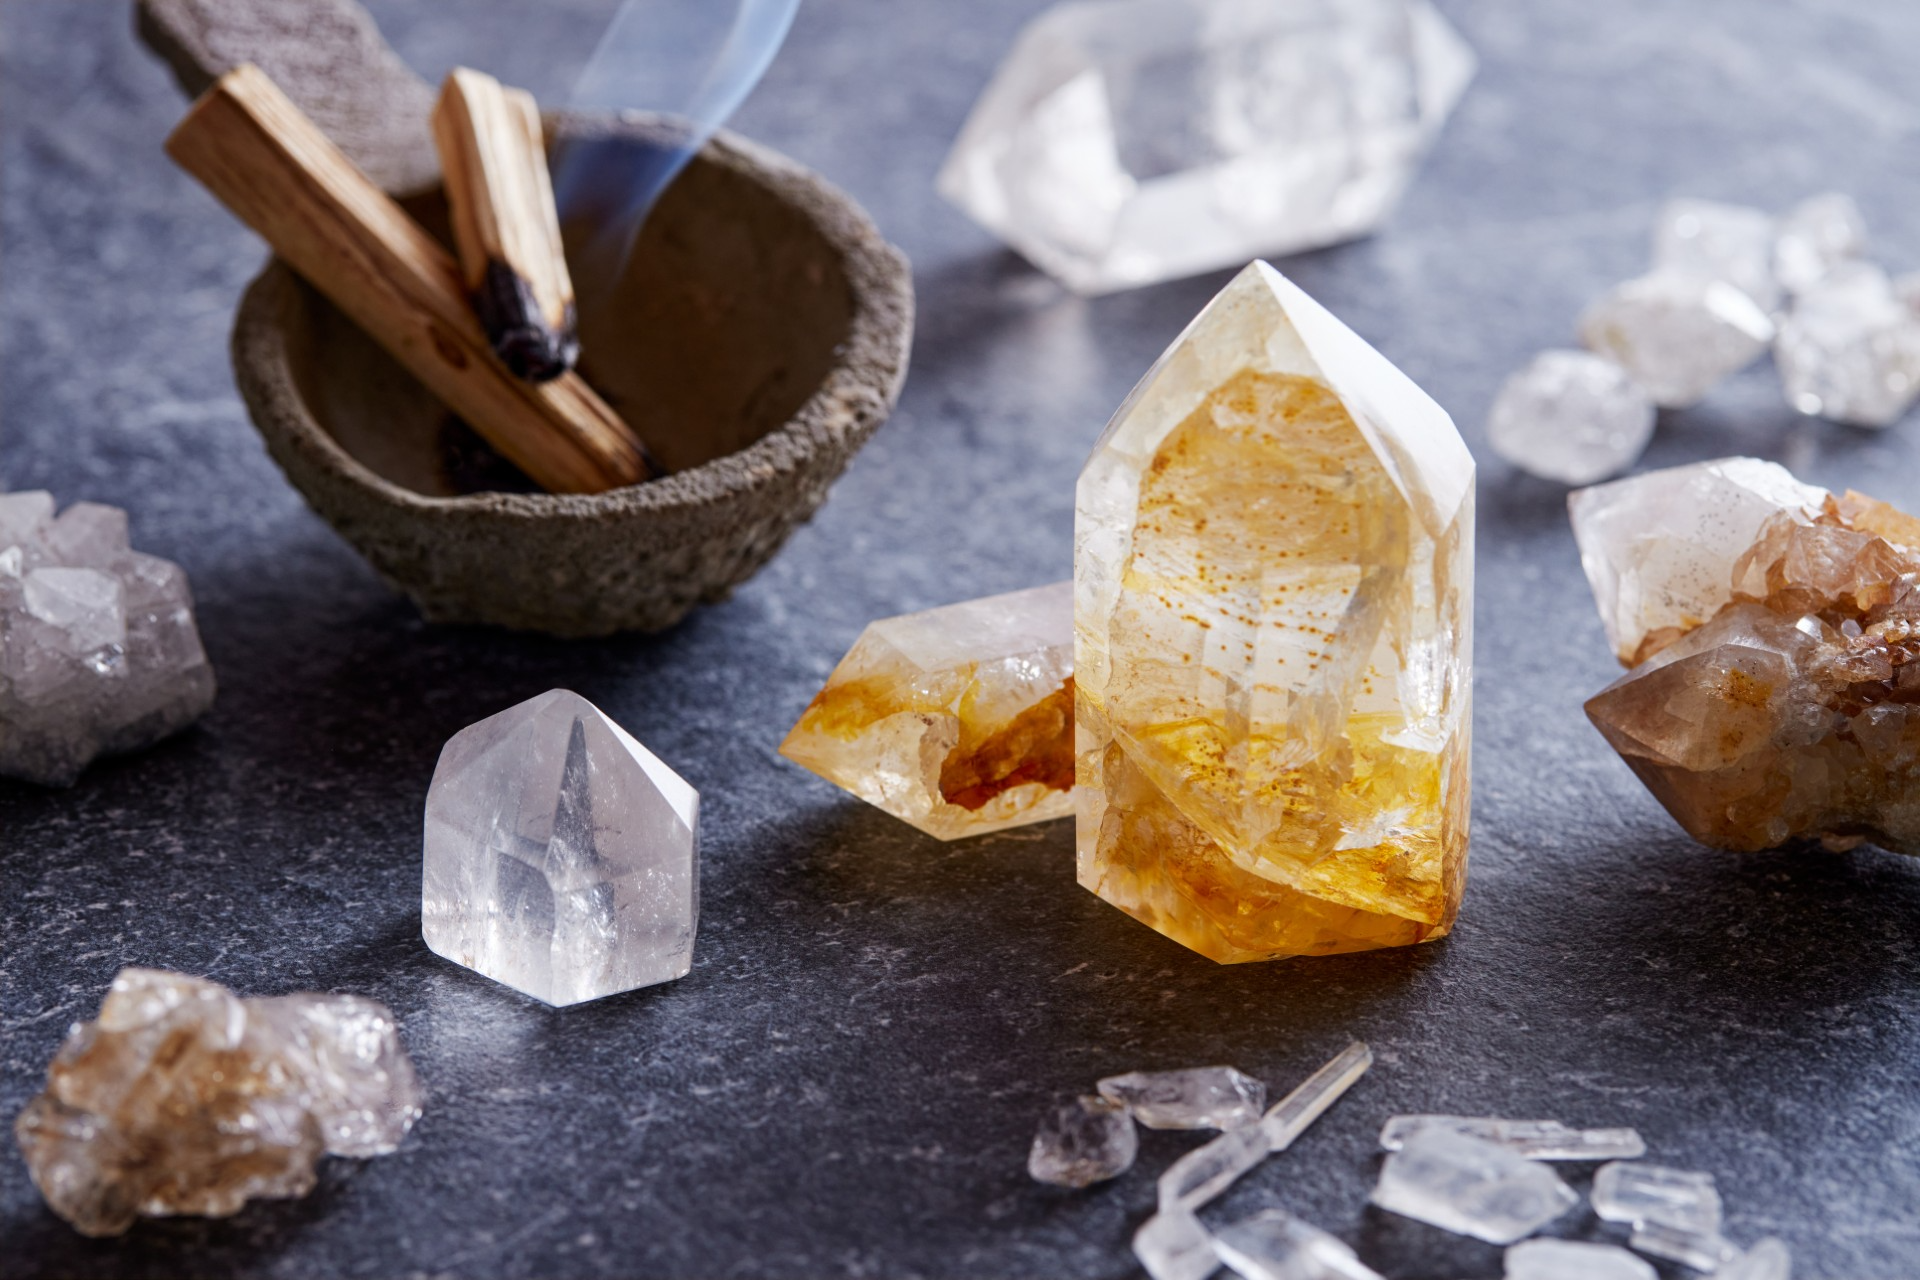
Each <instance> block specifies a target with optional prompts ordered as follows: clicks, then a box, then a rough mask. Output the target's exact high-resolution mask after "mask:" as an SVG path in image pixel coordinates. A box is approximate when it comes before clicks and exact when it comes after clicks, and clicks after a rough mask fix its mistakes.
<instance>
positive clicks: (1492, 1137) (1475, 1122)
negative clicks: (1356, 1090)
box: [1380, 1116, 1647, 1160]
mask: <svg viewBox="0 0 1920 1280" xmlns="http://www.w3.org/2000/svg"><path fill="white" fill-rule="evenodd" d="M1429 1129H1446V1130H1450V1131H1452V1132H1454V1133H1464V1134H1466V1135H1468V1136H1469V1137H1474V1138H1479V1139H1480V1140H1481V1141H1482V1142H1491V1143H1493V1144H1494V1145H1495V1146H1496V1147H1505V1148H1506V1149H1507V1150H1509V1151H1511V1152H1513V1153H1514V1154H1515V1155H1521V1156H1525V1157H1526V1158H1527V1159H1529V1160H1621V1159H1632V1158H1633V1157H1635V1156H1638V1155H1641V1154H1643V1153H1644V1152H1645V1151H1646V1149H1647V1144H1646V1143H1645V1142H1644V1141H1643V1140H1642V1139H1641V1137H1640V1135H1639V1134H1638V1133H1637V1132H1635V1131H1634V1130H1632V1129H1574V1128H1570V1127H1569V1126H1567V1125H1564V1124H1561V1123H1560V1122H1559V1121H1558V1120H1502V1119H1499V1118H1496V1117H1492V1116H1485V1117H1482V1116H1394V1117H1393V1118H1392V1119H1390V1120H1388V1121H1387V1123H1386V1125H1385V1126H1384V1127H1383V1128H1382V1129H1381V1130H1380V1149H1381V1150H1382V1151H1398V1150H1399V1149H1400V1148H1401V1147H1403V1146H1405V1145H1406V1144H1407V1140H1408V1139H1409V1138H1411V1137H1413V1136H1414V1135H1415V1134H1418V1133H1422V1132H1425V1131H1427V1130H1429Z"/></svg>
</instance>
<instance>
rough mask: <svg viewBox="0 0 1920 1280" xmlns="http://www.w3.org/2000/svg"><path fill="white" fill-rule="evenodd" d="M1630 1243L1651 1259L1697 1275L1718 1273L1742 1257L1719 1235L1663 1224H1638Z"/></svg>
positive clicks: (1716, 1232) (1731, 1243)
mask: <svg viewBox="0 0 1920 1280" xmlns="http://www.w3.org/2000/svg"><path fill="white" fill-rule="evenodd" d="M1627 1243H1628V1244H1629V1245H1631V1246H1633V1247H1634V1248H1635V1249H1637V1250H1639V1251H1640V1252H1641V1253H1644V1254H1647V1255H1648V1256H1650V1257H1655V1258H1665V1259H1667V1260H1668V1261H1669V1262H1677V1263H1679V1264H1680V1265H1681V1266H1683V1267H1692V1268H1693V1269H1694V1270H1695V1271H1718V1270H1719V1268H1720V1267H1722V1266H1724V1265H1725V1264H1726V1263H1729V1262H1732V1261H1733V1260H1734V1259H1736V1258H1738V1257H1739V1256H1740V1250H1739V1248H1738V1247H1737V1246H1736V1245H1735V1244H1734V1243H1733V1242H1732V1241H1730V1240H1728V1239H1727V1238H1726V1237H1725V1236H1723V1235H1721V1234H1720V1233H1719V1232H1718V1231H1688V1230H1687V1229H1686V1228H1684V1227H1670V1226H1668V1225H1667V1224H1666V1223H1664V1222H1637V1223H1635V1224H1634V1227H1633V1234H1632V1235H1631V1236H1630V1237H1628V1239H1627Z"/></svg>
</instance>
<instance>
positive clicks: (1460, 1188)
mask: <svg viewBox="0 0 1920 1280" xmlns="http://www.w3.org/2000/svg"><path fill="white" fill-rule="evenodd" d="M1373 1202H1374V1203H1375V1204H1377V1205H1379V1206H1380V1207H1381V1208H1382V1209H1385V1210H1387V1211H1389V1212H1391V1213H1398V1214H1402V1215H1404V1216H1405V1217H1409V1218H1417V1219H1419V1220H1420V1221H1421V1222H1427V1223H1431V1224H1433V1225H1434V1226H1436V1227H1440V1228H1443V1229H1444V1230H1447V1231H1453V1232H1457V1233H1459V1234H1460V1235H1467V1236H1474V1237H1477V1238H1478V1239H1481V1240H1485V1241H1488V1242H1489V1243H1491V1244H1512V1243H1513V1242H1514V1241H1516V1240H1518V1239H1520V1238H1522V1237H1523V1236H1530V1235H1532V1234H1533V1233H1534V1232H1536V1231H1538V1230H1539V1229H1540V1228H1541V1227H1544V1226H1546V1225H1547V1224H1548V1223H1549V1222H1552V1221H1553V1220H1554V1219H1555V1218H1558V1217H1559V1216H1561V1215H1562V1214H1564V1213H1565V1212H1567V1210H1569V1209H1571V1208H1573V1207H1574V1206H1575V1205H1576V1204H1578V1203H1580V1197H1579V1196H1577V1195H1575V1194H1574V1192H1573V1188H1571V1187H1569V1186H1568V1185H1567V1184H1566V1183H1564V1182H1562V1181H1561V1180H1560V1175H1558V1174H1556V1173H1555V1172H1553V1170H1551V1169H1549V1168H1548V1167H1547V1166H1546V1165H1543V1164H1536V1163H1535V1162H1533V1161H1531V1160H1528V1159H1527V1158H1526V1157H1524V1156H1520V1155H1516V1154H1514V1153H1513V1152H1511V1151H1509V1150H1507V1149H1506V1148H1505V1147H1496V1146H1494V1145H1493V1144H1492V1143H1491V1142H1482V1141H1481V1140H1480V1139H1478V1138H1473V1137H1469V1136H1467V1135H1466V1134H1464V1133H1455V1132H1451V1131H1449V1130H1445V1129H1428V1130H1424V1131H1422V1132H1420V1133H1417V1134H1415V1135H1413V1136H1412V1137H1411V1138H1409V1139H1408V1140H1407V1142H1406V1145H1405V1146H1403V1147H1401V1148H1400V1150H1398V1151H1396V1152H1394V1153H1393V1154H1392V1155H1390V1156H1388V1157H1387V1159H1386V1163H1385V1164H1383V1165H1382V1166H1381V1167H1380V1181H1379V1183H1378V1184H1377V1185H1376V1186H1375V1187H1374V1189H1373Z"/></svg>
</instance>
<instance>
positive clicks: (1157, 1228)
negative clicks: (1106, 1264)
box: [1133, 1208, 1220, 1280]
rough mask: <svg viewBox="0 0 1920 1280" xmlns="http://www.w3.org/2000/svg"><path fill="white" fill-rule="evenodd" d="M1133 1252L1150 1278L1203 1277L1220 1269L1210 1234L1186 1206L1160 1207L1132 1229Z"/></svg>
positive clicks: (1182, 1279) (1192, 1279)
mask: <svg viewBox="0 0 1920 1280" xmlns="http://www.w3.org/2000/svg"><path fill="white" fill-rule="evenodd" d="M1133 1254H1134V1256H1135V1257H1136V1258H1138V1259H1140V1265H1141V1266H1142V1267H1143V1268H1145V1269H1146V1273H1147V1274H1148V1275H1149V1276H1152V1277H1153V1280H1206V1278H1207V1277H1208V1276H1210V1275H1212V1274H1213V1273H1214V1272H1216V1271H1218V1270H1219V1269H1220V1258H1219V1255H1217V1254H1216V1253H1215V1252H1214V1249H1213V1237H1212V1236H1211V1235H1210V1234H1208V1232H1207V1229H1206V1228H1205V1227H1203V1226H1201V1225H1200V1220H1199V1219H1198V1218H1196V1217H1194V1216H1193V1214H1191V1213H1189V1212H1188V1211H1187V1210H1185V1209H1164V1208H1163V1209H1161V1210H1160V1211H1159V1212H1158V1213H1156V1214H1154V1215H1153V1216H1152V1217H1150V1218H1148V1219H1147V1220H1146V1222H1145V1223H1143V1224H1142V1225H1141V1227H1140V1229H1139V1230H1138V1231H1136V1232H1134V1233H1133Z"/></svg>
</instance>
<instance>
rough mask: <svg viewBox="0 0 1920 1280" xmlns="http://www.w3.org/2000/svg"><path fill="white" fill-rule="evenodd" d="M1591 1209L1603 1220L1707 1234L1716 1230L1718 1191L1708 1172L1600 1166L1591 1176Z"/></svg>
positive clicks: (1635, 1166) (1648, 1166)
mask: <svg viewBox="0 0 1920 1280" xmlns="http://www.w3.org/2000/svg"><path fill="white" fill-rule="evenodd" d="M1593 1211H1594V1212H1595V1213H1597V1214H1599V1215H1600V1216H1601V1217H1602V1218H1604V1219H1606V1220H1607V1221H1608V1222H1632V1223H1643V1222H1657V1223H1660V1224H1661V1225H1663V1226H1668V1227H1674V1228H1677V1229H1679V1230H1681V1231H1692V1232H1696V1233H1699V1234H1711V1233H1713V1232H1715V1231H1718V1230H1719V1229H1720V1192H1719V1191H1718V1189H1716V1188H1715V1187H1714V1185H1713V1175H1712V1174H1710V1173H1694V1172H1692V1171H1691V1170H1687V1169H1669V1168H1667V1167H1666V1166H1664V1165H1657V1164H1618V1163H1616V1164H1605V1165H1601V1166H1600V1169H1599V1171H1598V1172H1596V1173H1595V1174H1594V1175H1593Z"/></svg>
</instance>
